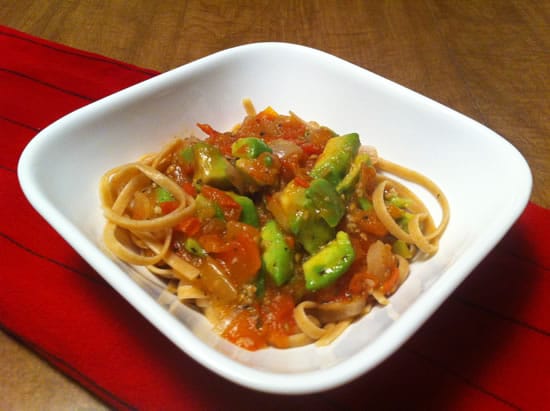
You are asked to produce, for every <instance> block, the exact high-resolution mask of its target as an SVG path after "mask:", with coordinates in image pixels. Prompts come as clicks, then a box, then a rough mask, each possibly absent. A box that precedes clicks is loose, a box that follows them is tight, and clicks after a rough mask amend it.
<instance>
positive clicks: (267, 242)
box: [260, 220, 294, 286]
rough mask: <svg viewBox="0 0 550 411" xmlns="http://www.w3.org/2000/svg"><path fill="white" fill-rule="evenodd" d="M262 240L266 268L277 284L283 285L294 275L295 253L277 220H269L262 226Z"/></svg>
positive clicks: (263, 260) (263, 262)
mask: <svg viewBox="0 0 550 411" xmlns="http://www.w3.org/2000/svg"><path fill="white" fill-rule="evenodd" d="M260 240H261V247H262V250H263V252H262V264H263V267H264V270H265V271H266V272H267V273H268V274H269V275H270V276H271V278H272V279H273V281H274V282H275V284H276V285H277V286H281V285H283V284H284V283H286V282H287V281H288V280H289V279H290V277H292V273H293V268H294V265H293V253H292V251H291V249H290V247H289V245H288V244H287V242H286V240H285V236H284V234H283V231H282V230H281V229H280V227H279V226H278V225H277V223H276V222H275V220H269V221H268V222H267V223H266V224H265V225H264V226H263V227H262V229H261V232H260Z"/></svg>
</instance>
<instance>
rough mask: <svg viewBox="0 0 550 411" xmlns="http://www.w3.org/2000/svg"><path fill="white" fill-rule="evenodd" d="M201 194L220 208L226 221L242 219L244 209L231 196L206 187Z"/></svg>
mask: <svg viewBox="0 0 550 411" xmlns="http://www.w3.org/2000/svg"><path fill="white" fill-rule="evenodd" d="M201 194H202V195H203V196H204V197H206V198H207V199H209V200H211V201H213V202H215V203H216V204H218V205H219V206H220V208H221V209H222V212H223V216H224V218H225V219H226V220H235V221H236V220H238V219H239V218H240V216H241V212H242V207H241V205H240V204H239V203H237V202H236V201H235V200H234V199H233V197H231V196H230V195H229V194H227V193H225V192H224V191H222V190H219V189H217V188H214V187H211V186H206V185H205V186H203V187H202V190H201Z"/></svg>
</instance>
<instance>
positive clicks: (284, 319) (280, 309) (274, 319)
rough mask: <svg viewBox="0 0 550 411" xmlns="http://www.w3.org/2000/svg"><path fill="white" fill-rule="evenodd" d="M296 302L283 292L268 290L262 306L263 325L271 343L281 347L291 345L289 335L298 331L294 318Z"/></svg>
mask: <svg viewBox="0 0 550 411" xmlns="http://www.w3.org/2000/svg"><path fill="white" fill-rule="evenodd" d="M294 306H295V302H294V299H293V298H292V296H291V295H289V294H285V293H283V292H276V291H271V292H268V293H267V295H266V298H265V301H264V304H263V306H262V326H263V328H264V329H265V333H266V339H267V341H268V342H269V344H270V345H273V346H275V347H279V348H286V347H288V346H289V341H288V336H289V335H292V334H295V333H297V332H298V326H297V324H296V321H295V320H294Z"/></svg>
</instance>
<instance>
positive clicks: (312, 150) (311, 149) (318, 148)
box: [300, 142, 324, 155]
mask: <svg viewBox="0 0 550 411" xmlns="http://www.w3.org/2000/svg"><path fill="white" fill-rule="evenodd" d="M300 147H302V150H304V152H305V153H306V154H308V155H311V154H321V153H322V152H323V149H324V145H317V144H314V143H311V142H305V143H304V144H302V145H301V146H300Z"/></svg>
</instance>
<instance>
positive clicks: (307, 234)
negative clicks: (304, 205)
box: [296, 218, 336, 254]
mask: <svg viewBox="0 0 550 411" xmlns="http://www.w3.org/2000/svg"><path fill="white" fill-rule="evenodd" d="M298 227H299V228H298V231H297V233H296V241H298V242H299V243H300V244H302V246H303V247H304V249H305V250H306V251H307V252H308V253H309V254H315V253H316V252H317V251H319V249H320V248H321V247H322V246H323V245H325V244H326V243H328V242H329V241H330V240H332V239H333V238H334V235H335V233H336V230H335V229H334V228H333V227H330V226H329V225H328V224H327V223H326V221H325V220H323V219H321V218H312V219H308V220H301V221H299V222H298Z"/></svg>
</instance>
